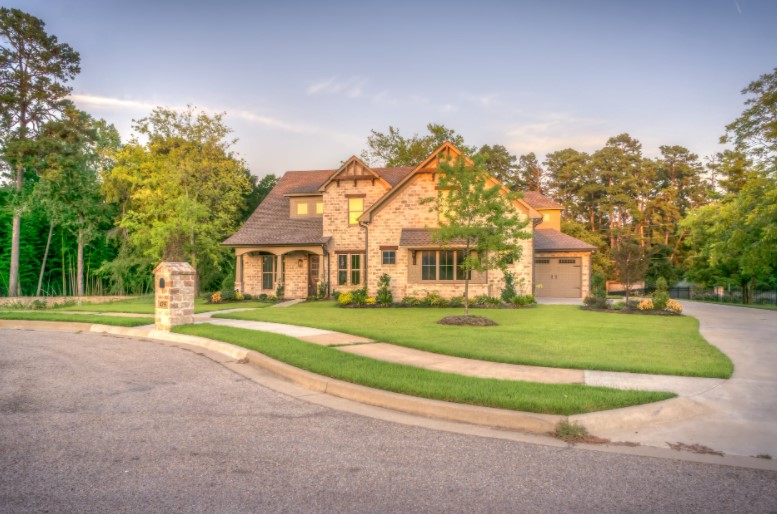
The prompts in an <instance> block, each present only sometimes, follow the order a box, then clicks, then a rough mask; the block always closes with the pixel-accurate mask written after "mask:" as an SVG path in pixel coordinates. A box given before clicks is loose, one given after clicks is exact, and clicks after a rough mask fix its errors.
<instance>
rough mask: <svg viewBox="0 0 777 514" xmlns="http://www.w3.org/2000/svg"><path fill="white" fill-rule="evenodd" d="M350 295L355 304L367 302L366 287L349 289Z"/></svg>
mask: <svg viewBox="0 0 777 514" xmlns="http://www.w3.org/2000/svg"><path fill="white" fill-rule="evenodd" d="M351 297H352V298H353V303H355V304H356V305H364V304H365V303H366V302H367V288H366V287H362V288H361V289H355V290H353V291H351Z"/></svg>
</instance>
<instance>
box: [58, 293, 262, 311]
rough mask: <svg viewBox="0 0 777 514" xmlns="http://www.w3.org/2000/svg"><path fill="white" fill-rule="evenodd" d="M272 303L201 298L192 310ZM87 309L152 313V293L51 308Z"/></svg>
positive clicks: (224, 308)
mask: <svg viewBox="0 0 777 514" xmlns="http://www.w3.org/2000/svg"><path fill="white" fill-rule="evenodd" d="M270 305H272V304H269V303H266V302H258V301H257V302H255V301H245V302H231V303H213V304H210V303H206V301H205V300H203V299H202V298H197V299H196V300H195V301H194V312H196V313H197V314H200V313H203V312H212V311H223V310H227V309H261V308H263V307H268V306H270ZM57 309H59V310H68V311H87V312H124V313H130V314H151V315H153V314H154V295H145V296H138V297H135V298H129V299H127V300H118V301H115V302H108V303H83V304H81V305H71V306H57V307H54V308H52V309H51V310H57Z"/></svg>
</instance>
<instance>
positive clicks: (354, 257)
mask: <svg viewBox="0 0 777 514" xmlns="http://www.w3.org/2000/svg"><path fill="white" fill-rule="evenodd" d="M349 279H350V280H349ZM361 282H362V254H358V253H350V254H346V253H343V254H339V255H338V256H337V285H339V286H347V285H352V286H355V285H358V284H361Z"/></svg>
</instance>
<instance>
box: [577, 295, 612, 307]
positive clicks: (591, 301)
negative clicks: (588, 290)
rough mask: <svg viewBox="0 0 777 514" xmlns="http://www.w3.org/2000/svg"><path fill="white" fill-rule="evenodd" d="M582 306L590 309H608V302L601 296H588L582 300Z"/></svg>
mask: <svg viewBox="0 0 777 514" xmlns="http://www.w3.org/2000/svg"><path fill="white" fill-rule="evenodd" d="M583 304H584V305H586V306H588V307H591V308H592V309H609V308H610V300H608V299H607V298H605V297H603V296H591V295H590V294H589V295H588V296H586V297H585V298H583Z"/></svg>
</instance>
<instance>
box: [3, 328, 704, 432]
mask: <svg viewBox="0 0 777 514" xmlns="http://www.w3.org/2000/svg"><path fill="white" fill-rule="evenodd" d="M0 328H15V329H26V330H31V329H33V330H34V329H38V330H54V331H64V332H94V333H105V334H113V335H119V336H128V337H140V338H148V339H156V340H160V341H167V342H175V343H183V344H188V345H193V346H199V347H201V348H205V349H208V350H211V351H215V352H218V353H221V354H224V355H227V356H229V357H231V358H233V359H235V360H237V361H239V362H247V363H249V364H252V365H254V366H256V367H258V368H261V369H263V370H265V371H269V372H270V373H273V374H275V375H278V376H280V377H283V378H285V379H287V380H289V381H291V382H292V383H294V384H297V385H299V386H302V387H304V388H306V389H309V390H311V391H315V392H319V393H325V394H328V395H332V396H336V397H339V398H343V399H346V400H351V401H355V402H358V403H362V404H367V405H372V406H375V407H382V408H386V409H391V410H395V411H399V412H404V413H408V414H414V415H418V416H424V417H427V418H434V419H441V420H446V421H455V422H463V423H469V424H472V425H479V426H484V427H491V428H499V429H506V430H521V431H524V432H529V433H534V434H543V435H547V434H548V433H552V432H553V431H554V430H555V427H556V424H558V423H559V422H560V421H563V420H566V419H568V420H569V421H571V422H578V423H580V424H582V425H584V426H585V427H586V428H587V429H588V430H589V432H591V433H594V434H596V433H600V434H601V433H606V432H608V431H617V430H619V429H632V428H639V427H644V426H646V425H652V424H659V423H666V422H670V421H680V420H684V419H689V418H691V417H695V416H697V415H699V414H701V413H703V412H706V408H705V407H703V406H701V405H699V404H698V403H696V402H694V401H692V400H689V399H687V398H672V399H670V400H664V401H662V402H656V403H649V404H645V405H635V406H632V407H625V408H622V409H614V410H608V411H600V412H592V413H588V414H576V415H573V416H569V417H567V416H562V415H557V414H537V413H532V412H523V411H511V410H506V409H496V408H492V407H480V406H476V405H466V404H459V403H452V402H445V401H441V400H430V399H426V398H418V397H415V396H408V395H403V394H399V393H393V392H390V391H382V390H379V389H372V388H369V387H365V386H361V385H357V384H352V383H350V382H345V381H342V380H337V379H333V378H329V377H325V376H322V375H317V374H315V373H312V372H310V371H305V370H302V369H299V368H296V367H294V366H291V365H289V364H286V363H284V362H281V361H278V360H275V359H272V358H270V357H267V356H266V355H264V354H261V353H259V352H256V351H254V350H247V349H245V348H242V347H240V346H236V345H232V344H230V343H224V342H221V341H214V340H212V339H207V338H204V337H198V336H190V335H184V334H176V333H173V332H164V331H160V330H156V329H154V328H149V327H116V326H112V325H99V324H88V323H71V322H60V321H23V320H0Z"/></svg>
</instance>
